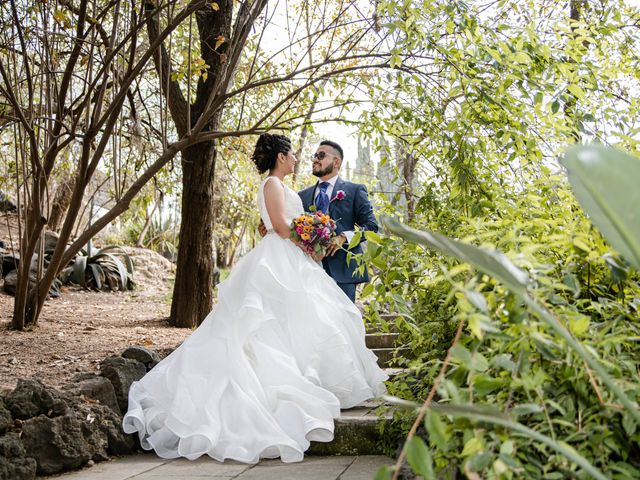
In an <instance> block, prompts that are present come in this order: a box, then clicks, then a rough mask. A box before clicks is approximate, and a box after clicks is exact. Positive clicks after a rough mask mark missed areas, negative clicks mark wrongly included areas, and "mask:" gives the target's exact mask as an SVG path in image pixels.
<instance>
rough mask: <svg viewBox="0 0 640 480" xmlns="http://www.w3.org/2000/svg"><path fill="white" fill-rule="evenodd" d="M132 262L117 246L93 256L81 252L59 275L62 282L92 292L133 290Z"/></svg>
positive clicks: (99, 251)
mask: <svg viewBox="0 0 640 480" xmlns="http://www.w3.org/2000/svg"><path fill="white" fill-rule="evenodd" d="M132 275H133V262H132V260H131V257H129V255H127V253H126V252H125V251H124V250H122V248H120V247H117V246H110V247H104V248H102V249H100V250H98V251H97V252H96V253H95V254H91V253H88V252H86V251H84V250H83V251H82V255H78V256H77V257H76V258H75V259H74V261H73V264H72V265H70V266H69V267H67V268H65V269H64V270H63V272H62V273H61V274H60V276H61V278H62V279H63V281H64V282H71V283H75V284H77V285H80V286H81V287H84V288H89V289H92V290H122V291H124V290H131V289H133V285H134V284H133V279H132V277H131V276H132Z"/></svg>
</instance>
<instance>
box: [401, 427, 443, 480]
mask: <svg viewBox="0 0 640 480" xmlns="http://www.w3.org/2000/svg"><path fill="white" fill-rule="evenodd" d="M404 449H405V451H406V452H407V461H408V462H409V465H411V468H412V469H413V471H414V472H415V473H417V474H418V475H421V476H422V478H424V480H432V479H435V478H436V476H435V473H434V471H433V459H432V458H431V452H430V451H429V448H428V447H427V445H426V444H425V443H424V440H422V438H420V437H413V438H411V440H409V441H408V442H407V443H406V445H405V446H404Z"/></svg>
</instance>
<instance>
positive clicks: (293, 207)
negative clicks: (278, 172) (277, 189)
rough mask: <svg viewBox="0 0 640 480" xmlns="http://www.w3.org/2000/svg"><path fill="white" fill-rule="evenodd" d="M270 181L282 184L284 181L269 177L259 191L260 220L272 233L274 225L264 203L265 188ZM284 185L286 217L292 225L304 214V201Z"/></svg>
mask: <svg viewBox="0 0 640 480" xmlns="http://www.w3.org/2000/svg"><path fill="white" fill-rule="evenodd" d="M272 179H273V180H272ZM269 181H271V182H280V183H282V181H281V180H280V179H279V178H277V177H267V178H265V179H264V180H263V181H262V183H261V184H260V189H259V190H258V210H259V211H260V218H261V219H262V221H263V223H264V226H265V227H267V230H269V231H271V230H273V224H272V223H271V219H270V218H269V213H268V212H267V206H266V204H265V202H264V186H265V185H266V183H267V182H269ZM282 185H283V186H284V217H285V219H286V220H287V223H291V222H292V221H293V219H294V218H296V217H297V216H299V215H302V214H303V213H304V208H303V207H302V200H301V199H300V197H299V196H298V194H297V193H296V192H295V191H294V190H292V189H291V188H289V187H287V186H286V185H285V184H284V183H282Z"/></svg>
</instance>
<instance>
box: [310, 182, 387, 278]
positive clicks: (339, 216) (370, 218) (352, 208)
mask: <svg viewBox="0 0 640 480" xmlns="http://www.w3.org/2000/svg"><path fill="white" fill-rule="evenodd" d="M316 185H317V183H316ZM316 185H312V186H311V187H308V188H305V189H304V190H302V191H300V192H299V193H298V195H300V198H301V199H302V205H303V207H304V210H305V212H308V211H309V207H310V206H311V205H314V200H315V199H314V198H313V194H314V192H315V189H316ZM340 190H342V191H343V192H344V193H345V196H344V198H343V199H342V200H338V199H337V198H336V194H337V193H338V192H339V191H340ZM331 197H332V201H331V203H330V204H329V215H330V216H331V218H332V219H333V220H335V222H336V235H339V234H340V233H342V232H344V231H349V230H351V231H353V230H355V226H356V225H357V226H358V227H360V229H361V230H371V231H374V232H377V231H378V222H377V221H376V217H375V215H374V214H373V206H372V205H371V202H370V201H369V196H368V194H367V188H366V187H365V186H364V185H360V184H357V183H351V182H347V181H345V180H342V179H341V178H340V177H338V179H337V181H336V184H335V185H334V187H333V193H332V195H331ZM362 240H364V237H363V239H362ZM346 247H347V244H345V245H344V248H346ZM351 251H352V252H353V253H362V247H361V246H360V245H359V244H358V245H357V246H355V247H354V248H352V249H351ZM322 266H323V267H324V269H325V271H326V272H327V273H328V274H329V275H330V276H331V277H332V278H333V279H334V280H335V281H336V282H337V283H362V282H368V281H369V274H368V272H367V271H366V270H365V272H364V274H363V275H358V274H356V275H354V272H355V271H356V269H357V267H358V265H357V263H356V262H355V260H351V262H349V264H347V253H346V252H345V251H344V250H338V251H337V252H336V254H335V255H333V256H332V257H326V258H325V259H323V260H322Z"/></svg>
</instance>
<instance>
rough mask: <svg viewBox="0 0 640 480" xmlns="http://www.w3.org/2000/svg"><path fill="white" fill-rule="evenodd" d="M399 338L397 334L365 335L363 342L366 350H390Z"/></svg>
mask: <svg viewBox="0 0 640 480" xmlns="http://www.w3.org/2000/svg"><path fill="white" fill-rule="evenodd" d="M399 336H400V334H399V333H367V334H366V335H365V340H366V342H367V348H392V347H395V345H396V341H397V340H398V337H399Z"/></svg>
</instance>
